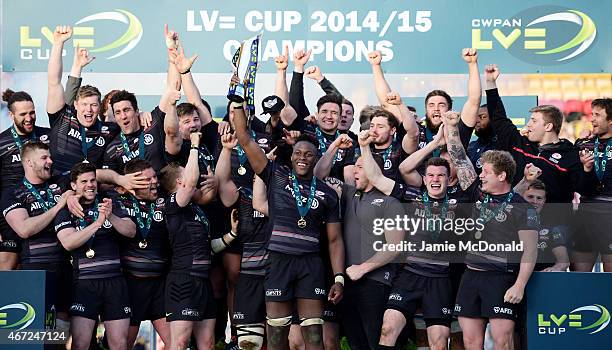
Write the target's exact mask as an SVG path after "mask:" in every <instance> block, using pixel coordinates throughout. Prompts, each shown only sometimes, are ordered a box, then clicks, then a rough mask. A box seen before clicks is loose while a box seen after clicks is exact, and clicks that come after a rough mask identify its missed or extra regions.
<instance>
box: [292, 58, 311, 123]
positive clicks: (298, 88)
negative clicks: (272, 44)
mask: <svg viewBox="0 0 612 350" xmlns="http://www.w3.org/2000/svg"><path fill="white" fill-rule="evenodd" d="M310 53H311V50H308V51H306V52H304V50H297V51H296V52H294V54H293V65H294V68H293V76H292V77H291V90H290V91H289V104H290V105H291V107H293V109H295V111H296V112H297V117H298V118H300V119H304V118H305V117H307V116H309V115H310V112H309V111H308V107H307V106H306V101H304V65H306V62H308V60H309V59H310ZM287 126H289V125H287Z"/></svg>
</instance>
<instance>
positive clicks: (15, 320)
mask: <svg viewBox="0 0 612 350" xmlns="http://www.w3.org/2000/svg"><path fill="white" fill-rule="evenodd" d="M35 318H36V311H35V310H34V308H33V307H32V305H30V304H28V303H24V302H21V303H15V304H9V305H5V306H3V307H0V329H3V328H15V329H17V330H20V329H24V328H27V327H28V326H29V325H31V324H32V322H34V319H35Z"/></svg>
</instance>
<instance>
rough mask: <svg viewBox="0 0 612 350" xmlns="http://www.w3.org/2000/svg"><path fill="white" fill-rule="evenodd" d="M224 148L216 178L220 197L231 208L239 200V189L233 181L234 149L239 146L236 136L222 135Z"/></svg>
mask: <svg viewBox="0 0 612 350" xmlns="http://www.w3.org/2000/svg"><path fill="white" fill-rule="evenodd" d="M221 144H222V145H223V148H222V149H221V153H220V154H219V159H218V160H217V168H216V169H215V170H216V172H215V176H216V177H217V180H218V181H219V190H218V191H219V197H220V198H221V202H222V203H223V205H225V206H226V207H228V208H229V207H231V206H232V205H234V203H236V201H237V200H238V187H236V184H235V183H234V181H232V175H231V173H232V149H234V148H235V147H236V145H238V139H237V138H236V137H235V136H234V134H231V133H227V134H223V135H221Z"/></svg>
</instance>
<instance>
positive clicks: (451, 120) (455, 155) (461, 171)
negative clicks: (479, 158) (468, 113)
mask: <svg viewBox="0 0 612 350" xmlns="http://www.w3.org/2000/svg"><path fill="white" fill-rule="evenodd" d="M457 124H459V115H458V114H457V112H455V111H448V112H446V113H444V126H445V127H444V129H445V136H446V145H447V149H448V154H449V155H450V158H451V162H452V163H453V165H454V166H455V169H456V170H457V178H458V179H459V185H460V186H461V189H463V190H465V189H467V188H468V187H470V186H471V185H472V184H473V183H474V181H476V179H477V178H478V176H477V175H476V171H474V165H472V162H471V161H470V159H469V158H468V157H467V154H466V153H465V149H464V148H463V145H462V144H461V137H460V136H459V128H458V127H457Z"/></svg>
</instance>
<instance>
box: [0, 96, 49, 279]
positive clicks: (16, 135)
mask: <svg viewBox="0 0 612 350" xmlns="http://www.w3.org/2000/svg"><path fill="white" fill-rule="evenodd" d="M2 98H3V100H4V101H6V102H7V106H8V115H9V118H11V120H12V121H13V126H11V127H10V128H8V129H6V130H4V131H3V132H2V133H0V178H2V184H0V189H1V190H2V192H5V191H7V190H8V189H11V190H12V189H14V188H15V186H16V185H17V183H19V181H21V180H22V179H23V165H22V164H21V157H20V154H19V153H20V152H21V149H22V147H23V144H25V143H27V142H30V141H40V142H47V143H48V142H49V138H48V136H47V134H48V132H49V129H48V128H42V127H39V126H36V125H35V124H36V110H35V109H34V101H32V97H31V96H30V95H29V94H28V93H27V92H25V91H17V92H14V91H12V90H9V89H7V90H5V91H4V93H3V94H2ZM0 237H1V242H0V270H13V269H15V268H16V267H17V263H18V260H19V256H18V253H19V252H20V250H21V240H20V239H19V237H18V236H17V235H16V234H15V232H13V231H12V230H11V229H10V228H9V226H8V224H7V223H6V220H5V219H4V216H0Z"/></svg>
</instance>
